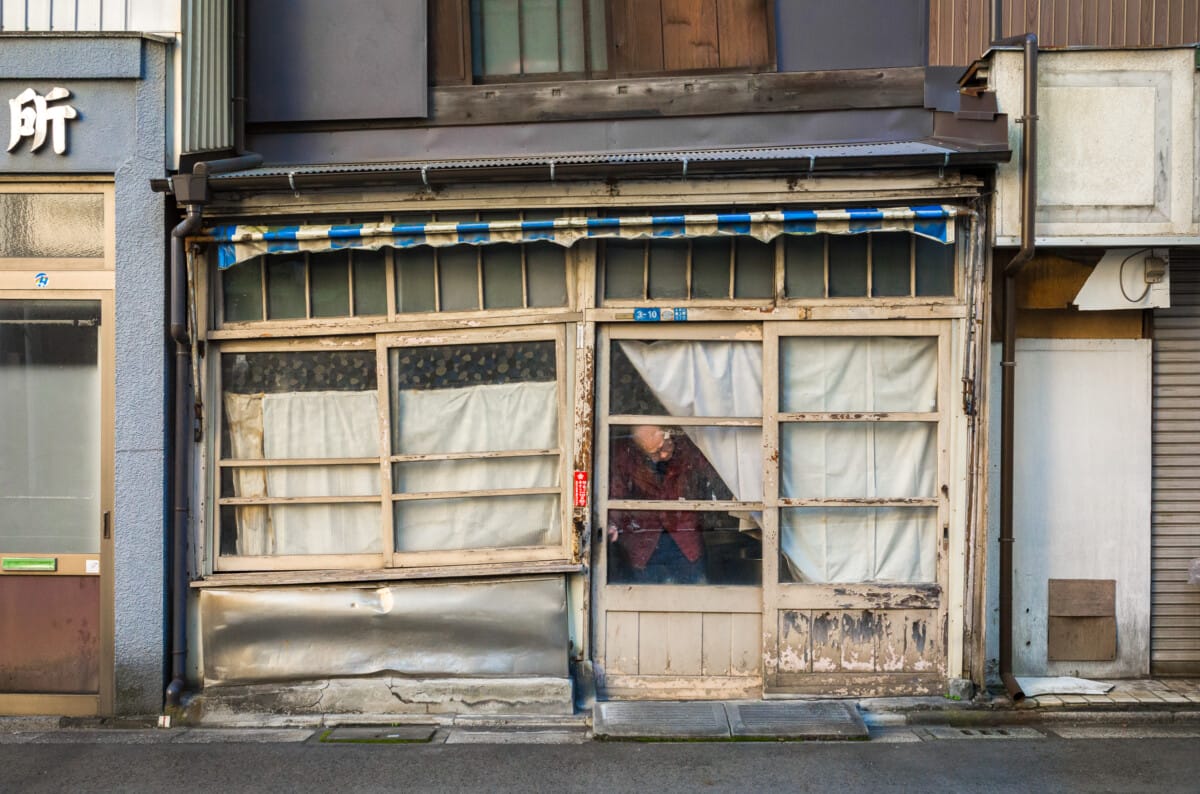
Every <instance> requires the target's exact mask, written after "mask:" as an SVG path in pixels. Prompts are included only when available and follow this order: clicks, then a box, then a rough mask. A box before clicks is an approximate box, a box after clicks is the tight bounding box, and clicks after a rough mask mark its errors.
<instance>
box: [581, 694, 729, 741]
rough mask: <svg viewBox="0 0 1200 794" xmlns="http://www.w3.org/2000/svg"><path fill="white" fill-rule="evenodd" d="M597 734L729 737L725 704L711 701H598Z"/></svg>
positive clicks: (634, 737)
mask: <svg viewBox="0 0 1200 794" xmlns="http://www.w3.org/2000/svg"><path fill="white" fill-rule="evenodd" d="M594 720H595V722H594V731H595V733H596V736H602V737H611V738H614V739H728V738H729V737H730V734H729V720H728V719H727V718H726V716H725V707H724V705H723V704H721V703H717V702H711V701H690V702H678V701H618V702H613V701H606V702H601V703H597V704H596V709H595V717H594Z"/></svg>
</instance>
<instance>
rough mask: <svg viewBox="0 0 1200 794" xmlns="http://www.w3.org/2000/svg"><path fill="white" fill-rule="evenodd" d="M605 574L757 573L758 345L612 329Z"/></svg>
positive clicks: (709, 580)
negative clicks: (620, 333)
mask: <svg viewBox="0 0 1200 794" xmlns="http://www.w3.org/2000/svg"><path fill="white" fill-rule="evenodd" d="M607 359H608V367H607V371H608V373H609V382H608V394H607V406H608V409H607V417H606V424H607V426H608V437H607V439H606V443H607V455H608V461H609V463H608V473H607V483H606V486H607V491H606V493H607V504H606V520H605V536H606V538H607V556H606V565H607V582H608V583H609V584H651V585H654V584H693V585H701V584H745V585H751V584H757V583H759V582H760V581H761V578H762V568H761V561H762V544H761V520H762V494H763V486H762V346H761V345H760V344H759V343H758V342H757V341H718V340H691V339H669V340H660V341H655V342H650V341H645V340H638V339H618V340H613V341H612V342H611V343H610V344H609V348H608V355H607Z"/></svg>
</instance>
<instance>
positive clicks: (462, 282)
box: [437, 245, 479, 312]
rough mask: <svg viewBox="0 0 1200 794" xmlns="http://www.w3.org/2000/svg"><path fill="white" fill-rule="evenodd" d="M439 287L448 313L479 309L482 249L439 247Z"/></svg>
mask: <svg viewBox="0 0 1200 794" xmlns="http://www.w3.org/2000/svg"><path fill="white" fill-rule="evenodd" d="M437 252H438V254H437V255H438V278H439V282H438V287H439V294H440V295H441V297H442V306H441V309H442V311H444V312H456V311H458V312H460V311H471V310H474V309H478V308H479V264H478V256H479V249H477V248H475V247H474V246H471V245H458V246H454V247H453V248H439V249H437Z"/></svg>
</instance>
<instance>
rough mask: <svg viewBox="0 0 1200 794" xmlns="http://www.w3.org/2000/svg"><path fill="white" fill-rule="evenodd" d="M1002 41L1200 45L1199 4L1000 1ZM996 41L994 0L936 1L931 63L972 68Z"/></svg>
mask: <svg viewBox="0 0 1200 794" xmlns="http://www.w3.org/2000/svg"><path fill="white" fill-rule="evenodd" d="M1000 1H1001V3H1002V6H1003V21H1002V26H1003V29H1002V31H1001V33H1002V37H1007V36H1017V35H1020V34H1022V33H1036V34H1037V35H1038V44H1039V45H1040V46H1041V47H1043V48H1045V47H1164V46H1168V47H1169V46H1178V45H1186V44H1193V43H1195V42H1197V41H1200V12H1198V11H1197V4H1196V2H1195V0H1141V2H1140V3H1139V2H1136V1H1134V2H1125V0H1093V1H1092V2H1083V1H1082V0H1000ZM991 39H992V0H930V4H929V63H930V64H931V65H934V66H951V65H966V64H969V63H970V62H971V61H973V60H975V59H976V58H978V57H979V56H981V55H982V54H983V53H984V51H985V50H986V49H987V47H988V43H989V42H990V41H991Z"/></svg>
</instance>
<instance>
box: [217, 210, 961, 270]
mask: <svg viewBox="0 0 1200 794" xmlns="http://www.w3.org/2000/svg"><path fill="white" fill-rule="evenodd" d="M956 213H957V210H956V208H955V207H951V206H942V205H929V206H920V207H885V208H882V209H873V208H868V207H858V208H850V209H834V210H776V211H768V212H741V213H726V214H713V213H709V214H705V213H696V214H686V215H635V216H621V217H613V218H585V217H563V218H555V219H553V220H537V221H534V220H526V221H521V220H503V221H482V222H477V223H471V222H465V223H453V222H444V221H443V222H437V221H434V222H429V223H415V224H414V223H399V224H393V223H356V224H348V225H341V226H330V225H306V226H236V225H228V226H216V227H213V228H211V229H206V230H204V232H203V233H202V234H201V236H200V237H198V238H196V239H197V241H199V242H211V243H215V244H216V246H217V260H218V263H219V265H220V267H221V269H222V270H224V269H225V268H228V267H232V266H233V265H236V264H238V263H239V262H245V261H247V260H249V259H253V258H254V257H256V256H261V255H263V254H285V253H295V252H298V251H307V252H310V253H318V252H322V251H332V250H337V249H343V248H358V249H369V250H376V249H379V248H385V247H392V248H409V247H412V246H417V245H429V246H435V247H441V246H449V245H489V244H492V243H529V242H539V241H544V242H551V243H556V244H558V245H562V246H571V245H574V244H575V243H577V242H579V241H580V240H588V239H603V238H619V239H624V240H641V239H647V238H653V237H658V238H666V237H679V238H688V237H754V238H755V239H758V240H762V241H763V242H769V241H770V240H773V239H775V238H776V237H778V236H779V235H781V234H797V235H804V234H865V233H869V232H911V233H912V234H916V235H919V236H921V237H925V238H927V239H930V240H935V241H937V242H939V243H944V244H947V245H949V244H951V243H953V242H954V217H955V215H956Z"/></svg>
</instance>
